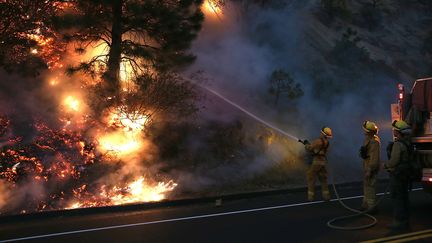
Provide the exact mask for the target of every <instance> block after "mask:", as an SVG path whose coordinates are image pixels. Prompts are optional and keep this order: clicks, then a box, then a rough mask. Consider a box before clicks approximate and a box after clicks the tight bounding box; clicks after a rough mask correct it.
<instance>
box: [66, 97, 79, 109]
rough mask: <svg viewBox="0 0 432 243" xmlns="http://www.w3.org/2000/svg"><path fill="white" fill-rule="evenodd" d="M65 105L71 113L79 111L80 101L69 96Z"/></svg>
mask: <svg viewBox="0 0 432 243" xmlns="http://www.w3.org/2000/svg"><path fill="white" fill-rule="evenodd" d="M63 104H64V105H65V106H66V107H67V108H68V109H69V110H70V111H75V112H76V111H79V108H80V101H79V100H78V99H77V98H75V97H74V96H67V97H66V98H65V99H64V101H63Z"/></svg>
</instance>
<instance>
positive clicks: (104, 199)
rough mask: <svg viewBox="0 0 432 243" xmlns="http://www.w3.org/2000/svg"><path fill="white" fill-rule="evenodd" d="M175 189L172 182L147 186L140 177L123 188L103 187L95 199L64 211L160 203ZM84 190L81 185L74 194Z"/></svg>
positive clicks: (71, 205)
mask: <svg viewBox="0 0 432 243" xmlns="http://www.w3.org/2000/svg"><path fill="white" fill-rule="evenodd" d="M176 187H177V184H176V183H174V182H173V181H172V180H171V181H168V182H159V183H158V184H157V185H149V184H148V183H147V181H146V180H145V178H144V177H142V176H141V177H139V178H138V179H136V180H134V181H132V182H131V183H129V184H128V185H127V186H125V187H118V186H114V187H112V188H109V189H107V186H105V185H104V186H102V187H101V188H100V193H99V197H98V198H97V199H94V198H93V199H87V200H86V199H82V200H81V201H80V202H76V201H74V202H72V203H71V204H70V205H69V206H68V207H66V209H75V208H85V207H94V206H107V205H121V204H130V203H138V202H155V201H161V200H164V199H165V198H166V197H165V194H166V193H167V192H170V191H173V190H174V189H175V188H176ZM85 188H86V186H85V185H83V186H82V187H81V188H79V189H78V190H77V191H76V192H81V191H82V190H84V189H85ZM77 196H78V197H79V196H80V195H77Z"/></svg>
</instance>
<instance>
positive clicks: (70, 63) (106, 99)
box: [0, 1, 202, 214]
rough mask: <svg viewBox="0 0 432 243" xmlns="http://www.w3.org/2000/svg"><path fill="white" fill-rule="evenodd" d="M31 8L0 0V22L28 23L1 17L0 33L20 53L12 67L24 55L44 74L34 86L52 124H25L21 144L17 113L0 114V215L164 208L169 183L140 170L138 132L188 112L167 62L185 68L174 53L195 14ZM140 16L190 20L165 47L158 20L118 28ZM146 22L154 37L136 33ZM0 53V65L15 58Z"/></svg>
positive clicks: (167, 7) (38, 119)
mask: <svg viewBox="0 0 432 243" xmlns="http://www.w3.org/2000/svg"><path fill="white" fill-rule="evenodd" d="M35 2H36V1H35ZM35 2H34V1H25V2H20V1H5V2H3V1H0V4H2V6H1V11H3V12H4V13H5V15H4V16H6V17H8V16H9V15H6V13H8V12H7V11H8V9H7V8H10V9H11V11H14V10H16V11H17V13H19V14H22V15H23V16H22V18H23V19H24V20H26V21H27V20H28V21H27V22H25V23H23V25H22V26H21V25H17V23H13V21H12V18H13V16H12V15H11V16H10V18H11V20H10V22H8V21H9V19H7V18H5V19H4V20H3V21H2V23H1V25H0V27H1V28H2V30H3V29H4V30H5V31H6V30H9V29H10V32H11V33H14V35H13V36H15V37H16V38H15V39H10V40H7V41H9V42H8V44H9V45H10V46H12V47H13V48H16V49H14V51H15V52H16V53H18V52H20V53H21V52H22V55H23V58H22V59H17V60H15V61H16V63H18V64H21V63H24V62H26V60H27V59H26V58H27V56H28V57H31V58H33V59H37V60H38V62H41V63H44V64H45V67H46V68H47V69H46V70H45V73H44V75H43V76H42V77H39V78H37V79H38V80H39V79H45V80H44V82H45V83H46V85H43V84H42V85H41V87H38V88H40V89H43V90H44V91H43V93H46V94H47V95H46V97H49V98H47V99H48V100H50V101H52V102H56V104H50V107H53V108H54V109H55V110H54V111H51V112H52V113H53V114H54V116H44V115H42V114H41V115H34V114H31V115H28V118H26V123H28V124H26V126H28V127H29V128H30V130H31V131H32V134H27V135H26V138H25V139H24V138H23V137H22V136H20V135H17V133H16V131H19V130H20V129H21V127H20V124H18V123H16V121H15V119H14V117H16V116H15V113H17V112H16V111H13V110H14V109H13V108H10V109H2V110H0V112H2V114H0V187H1V188H2V190H7V191H8V193H7V194H3V196H2V197H4V196H5V195H7V197H8V198H2V200H1V201H2V202H5V203H1V204H0V214H3V213H18V212H21V213H27V212H35V211H44V210H59V209H71V208H81V207H95V206H110V205H120V204H126V203H138V202H150V201H160V200H163V199H165V198H166V197H167V194H168V193H169V192H171V191H173V190H174V189H175V188H176V186H177V184H176V183H175V182H174V181H173V180H171V179H169V178H164V177H163V176H160V175H154V174H152V172H150V171H147V169H146V165H145V164H146V163H149V161H150V159H149V158H151V156H152V154H153V153H154V150H155V149H154V146H153V145H152V142H151V141H150V140H149V139H148V138H147V137H146V133H145V131H146V129H147V128H148V126H149V125H150V124H151V122H152V121H153V120H155V119H160V118H161V117H167V115H165V113H168V114H172V116H174V117H175V116H177V115H178V114H179V112H177V111H179V110H181V111H182V112H188V111H189V110H193V109H195V108H194V106H193V105H191V102H192V101H193V98H194V93H193V91H192V90H191V89H190V87H189V86H188V84H186V83H184V82H181V80H180V79H179V77H178V76H176V75H174V74H172V72H171V71H169V70H168V67H170V66H173V65H176V64H174V63H172V62H171V60H173V59H176V62H178V63H181V62H186V61H188V60H186V59H188V58H189V57H188V54H186V53H184V49H186V48H187V46H188V44H186V43H188V42H190V41H191V40H192V39H193V38H194V32H195V31H197V30H198V29H199V27H200V22H201V21H202V17H201V10H200V8H201V6H196V4H195V3H187V4H184V3H176V4H171V3H170V1H112V2H113V3H110V4H106V5H105V4H103V3H102V4H98V3H90V2H88V1H67V2H64V1H44V2H43V3H39V1H37V2H38V3H35ZM148 8H159V9H160V10H161V11H165V12H171V13H173V15H171V18H172V17H173V16H174V18H190V20H185V21H184V26H182V27H181V28H179V29H178V31H179V32H178V33H177V34H176V37H175V38H174V39H173V38H172V36H171V33H169V32H170V31H173V29H171V30H169V31H166V29H164V28H166V27H167V26H168V27H169V26H171V24H172V23H171V22H167V21H165V20H164V21H165V22H163V21H162V20H160V18H164V17H163V16H157V15H155V16H153V15H148V16H147V15H146V16H141V15H142V14H140V15H130V16H132V17H130V16H128V18H129V19H128V20H126V21H125V22H121V23H119V22H118V20H119V19H121V18H122V16H126V15H128V14H130V13H133V14H135V13H136V12H137V11H138V12H140V11H148ZM26 11H27V12H26ZM43 11H46V13H45V14H46V15H43V14H42V12H43ZM2 16H3V14H2ZM194 18H195V19H194ZM71 19H74V20H78V19H80V20H83V21H91V24H84V25H79V26H78V25H76V26H73V25H74V24H76V23H78V22H79V21H78V22H74V21H72V22H71V21H70V20H71ZM146 21H149V22H152V23H153V25H154V27H157V28H160V29H161V30H160V31H158V30H153V29H152V28H153V27H148V29H147V30H145V29H143V27H142V25H141V24H142V23H143V22H146ZM170 21H171V20H170ZM188 21H189V22H190V23H189V22H188ZM174 22H175V23H177V22H176V21H174ZM118 24H120V25H122V26H118ZM165 25H167V26H165ZM108 26H110V28H107V27H108ZM182 28H183V29H182ZM109 29H110V30H109ZM164 31H166V32H164ZM190 32H191V33H190ZM5 33H6V32H5ZM182 37H183V38H184V40H183V43H181V42H180V43H179V42H178V40H177V38H182ZM2 38H3V39H5V40H6V38H8V37H7V36H2ZM17 40H20V41H22V42H23V43H24V44H20V43H21V42H18V41H17ZM2 43H6V41H2ZM25 43H28V45H27V44H25ZM172 43H176V45H177V44H178V45H177V46H173V44H172ZM3 48H4V47H3V46H2V52H1V54H2V57H5V56H7V55H15V54H14V53H10V52H8V51H6V50H5V49H3ZM27 48H28V49H27ZM26 49H27V50H26ZM182 58H183V59H184V60H182ZM161 63H164V65H163V66H161V65H159V64H161ZM30 68H36V67H30ZM64 74H69V76H66V75H64ZM1 95H2V96H4V97H3V99H5V100H8V99H13V97H11V96H8V95H9V94H1ZM170 97H171V98H170ZM0 98H2V97H0ZM182 102H183V103H182ZM34 113H37V112H34ZM26 116H27V115H26ZM51 117H54V119H51Z"/></svg>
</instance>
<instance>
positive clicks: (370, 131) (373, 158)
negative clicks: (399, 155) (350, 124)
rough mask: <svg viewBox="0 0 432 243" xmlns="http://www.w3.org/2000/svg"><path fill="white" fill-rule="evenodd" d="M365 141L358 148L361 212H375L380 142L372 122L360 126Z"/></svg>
mask: <svg viewBox="0 0 432 243" xmlns="http://www.w3.org/2000/svg"><path fill="white" fill-rule="evenodd" d="M362 128H363V131H364V135H365V140H364V143H363V146H361V148H360V157H361V158H362V159H363V172H364V176H363V195H364V196H363V203H362V205H361V208H360V210H361V211H365V210H367V211H369V212H376V208H375V205H376V181H377V175H378V172H379V166H380V151H381V142H380V138H379V137H378V127H377V125H376V124H375V123H374V122H371V121H365V122H363V125H362Z"/></svg>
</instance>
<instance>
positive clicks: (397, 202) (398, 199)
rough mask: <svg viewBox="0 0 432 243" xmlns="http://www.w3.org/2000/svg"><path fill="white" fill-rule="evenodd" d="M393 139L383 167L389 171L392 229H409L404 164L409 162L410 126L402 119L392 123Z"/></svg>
mask: <svg viewBox="0 0 432 243" xmlns="http://www.w3.org/2000/svg"><path fill="white" fill-rule="evenodd" d="M392 128H393V136H394V137H395V141H394V143H393V146H392V147H391V148H390V149H389V150H390V151H391V152H390V158H389V161H388V162H386V163H385V164H384V168H385V169H386V170H387V171H388V172H389V173H390V194H391V199H392V203H393V224H392V225H390V226H389V228H390V230H392V231H401V230H409V229H410V224H409V195H408V191H409V187H410V179H409V171H408V170H407V168H406V166H405V165H408V164H409V163H410V153H411V151H410V148H411V141H410V137H411V127H410V126H409V125H408V124H407V123H406V122H405V121H402V120H395V121H394V122H393V123H392Z"/></svg>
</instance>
